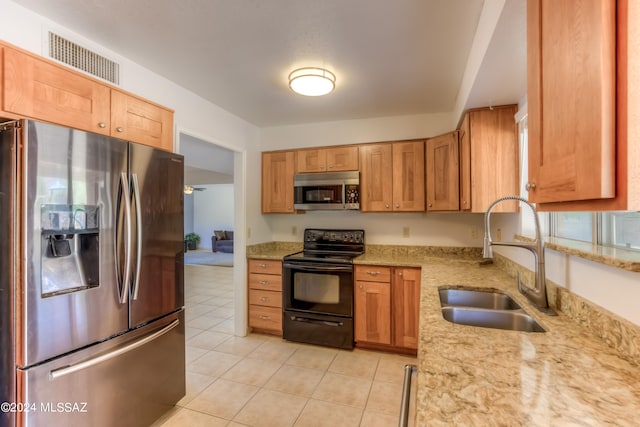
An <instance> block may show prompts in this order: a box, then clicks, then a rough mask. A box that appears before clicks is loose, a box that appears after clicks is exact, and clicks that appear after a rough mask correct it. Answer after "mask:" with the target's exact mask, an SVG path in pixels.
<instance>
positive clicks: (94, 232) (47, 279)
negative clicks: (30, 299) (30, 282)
mask: <svg viewBox="0 0 640 427" xmlns="http://www.w3.org/2000/svg"><path fill="white" fill-rule="evenodd" d="M99 219H100V211H99V208H98V206H95V205H61V204H44V205H41V210H40V223H41V224H40V226H41V227H40V228H41V230H42V231H41V235H42V237H41V248H42V258H41V259H42V296H43V297H47V296H54V295H59V294H63V293H68V292H75V291H78V290H82V289H88V288H92V287H95V286H98V285H99V284H100V283H99V279H100V239H99Z"/></svg>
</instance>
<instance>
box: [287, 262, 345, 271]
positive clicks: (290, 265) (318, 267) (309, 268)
mask: <svg viewBox="0 0 640 427" xmlns="http://www.w3.org/2000/svg"><path fill="white" fill-rule="evenodd" d="M282 267H283V268H291V269H294V270H300V271H316V272H327V271H353V265H351V264H349V265H322V264H320V265H309V264H305V265H301V264H293V263H289V262H285V263H284V264H282Z"/></svg>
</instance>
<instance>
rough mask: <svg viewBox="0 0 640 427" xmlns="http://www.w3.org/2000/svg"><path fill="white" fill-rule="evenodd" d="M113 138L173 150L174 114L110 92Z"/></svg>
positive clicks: (115, 92)
mask: <svg viewBox="0 0 640 427" xmlns="http://www.w3.org/2000/svg"><path fill="white" fill-rule="evenodd" d="M111 134H112V135H113V136H116V137H118V138H122V139H126V140H128V141H135V142H139V143H141V144H146V145H150V146H152V147H155V148H160V149H163V150H166V151H172V150H173V113H172V112H171V111H170V110H167V109H166V108H163V107H161V106H159V105H156V104H152V103H150V102H148V101H145V100H143V99H140V98H138V97H135V96H132V95H129V94H127V93H124V92H121V91H119V90H116V89H113V90H112V91H111Z"/></svg>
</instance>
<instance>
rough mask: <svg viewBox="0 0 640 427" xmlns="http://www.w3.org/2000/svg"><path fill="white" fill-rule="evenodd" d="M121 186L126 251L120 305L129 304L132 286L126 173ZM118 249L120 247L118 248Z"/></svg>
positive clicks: (129, 217) (121, 175) (127, 179)
mask: <svg viewBox="0 0 640 427" xmlns="http://www.w3.org/2000/svg"><path fill="white" fill-rule="evenodd" d="M120 185H121V187H122V199H123V200H124V222H125V229H126V233H125V244H124V246H125V250H124V272H123V275H122V291H121V293H120V295H119V297H120V304H125V303H126V302H127V296H128V294H129V286H130V285H131V245H132V243H131V193H130V191H129V178H128V176H127V173H126V172H121V173H120ZM116 247H118V245H117V246H116Z"/></svg>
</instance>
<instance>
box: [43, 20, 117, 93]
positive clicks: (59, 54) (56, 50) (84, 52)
mask: <svg viewBox="0 0 640 427" xmlns="http://www.w3.org/2000/svg"><path fill="white" fill-rule="evenodd" d="M49 56H50V57H51V58H53V59H56V60H58V61H60V62H63V63H65V64H67V65H70V66H72V67H74V68H77V69H78V70H82V71H84V72H85V73H89V74H91V75H93V76H96V77H100V78H101V79H103V80H106V81H108V82H111V83H113V84H116V85H117V84H120V65H119V64H118V63H117V62H114V61H112V60H110V59H107V58H105V57H104V56H102V55H99V54H97V53H95V52H92V51H90V50H89V49H86V48H84V47H82V46H80V45H78V44H76V43H74V42H72V41H69V40H67V39H65V38H63V37H60V36H59V35H57V34H55V33H52V32H49Z"/></svg>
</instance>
